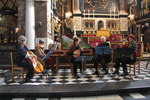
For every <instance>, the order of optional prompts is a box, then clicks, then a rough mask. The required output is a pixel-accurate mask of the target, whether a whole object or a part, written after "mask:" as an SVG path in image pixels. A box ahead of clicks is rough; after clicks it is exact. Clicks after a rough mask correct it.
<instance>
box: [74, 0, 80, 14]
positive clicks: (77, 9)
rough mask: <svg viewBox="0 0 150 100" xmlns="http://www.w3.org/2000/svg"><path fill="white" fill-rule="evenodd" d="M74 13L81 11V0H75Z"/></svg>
mask: <svg viewBox="0 0 150 100" xmlns="http://www.w3.org/2000/svg"><path fill="white" fill-rule="evenodd" d="M73 13H81V11H80V8H79V0H74V11H73Z"/></svg>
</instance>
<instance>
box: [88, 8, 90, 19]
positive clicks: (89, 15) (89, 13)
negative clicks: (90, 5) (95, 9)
mask: <svg viewBox="0 0 150 100" xmlns="http://www.w3.org/2000/svg"><path fill="white" fill-rule="evenodd" d="M88 17H89V20H90V10H88Z"/></svg>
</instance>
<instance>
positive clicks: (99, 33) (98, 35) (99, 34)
mask: <svg viewBox="0 0 150 100" xmlns="http://www.w3.org/2000/svg"><path fill="white" fill-rule="evenodd" d="M101 36H105V37H106V38H109V37H110V33H109V31H108V30H105V29H104V28H101V29H100V30H98V31H97V34H96V37H101Z"/></svg>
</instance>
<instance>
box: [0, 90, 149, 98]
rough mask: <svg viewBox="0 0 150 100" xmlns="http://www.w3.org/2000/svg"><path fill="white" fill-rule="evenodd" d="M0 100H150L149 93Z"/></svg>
mask: <svg viewBox="0 0 150 100" xmlns="http://www.w3.org/2000/svg"><path fill="white" fill-rule="evenodd" d="M0 100H150V92H142V93H124V94H114V95H102V96H92V97H69V98H32V97H31V98H0Z"/></svg>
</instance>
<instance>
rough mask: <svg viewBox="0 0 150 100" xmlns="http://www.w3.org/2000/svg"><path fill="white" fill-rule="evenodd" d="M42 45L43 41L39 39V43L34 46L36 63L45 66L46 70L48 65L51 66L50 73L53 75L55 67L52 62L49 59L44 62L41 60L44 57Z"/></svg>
mask: <svg viewBox="0 0 150 100" xmlns="http://www.w3.org/2000/svg"><path fill="white" fill-rule="evenodd" d="M44 43H45V41H44V40H42V39H40V40H39V43H37V44H36V47H35V54H36V55H37V58H38V61H39V62H40V63H41V64H42V65H43V66H45V67H46V68H47V67H49V65H51V69H52V73H53V74H54V73H55V72H56V71H55V67H54V64H53V60H52V58H51V57H48V58H47V59H46V60H42V59H43V58H44V56H46V54H45V52H44Z"/></svg>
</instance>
